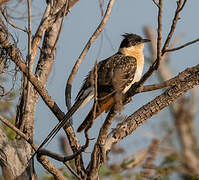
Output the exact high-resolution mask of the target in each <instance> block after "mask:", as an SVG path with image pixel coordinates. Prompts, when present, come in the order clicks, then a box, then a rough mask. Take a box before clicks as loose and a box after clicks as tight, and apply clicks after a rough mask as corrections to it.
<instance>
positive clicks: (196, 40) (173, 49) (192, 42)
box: [164, 38, 199, 52]
mask: <svg viewBox="0 0 199 180" xmlns="http://www.w3.org/2000/svg"><path fill="white" fill-rule="evenodd" d="M198 41H199V38H198V39H195V40H193V41H190V42H188V43H185V44H183V45H181V46H178V47H176V48H170V49H165V51H164V52H171V51H176V50H179V49H182V48H184V47H186V46H189V45H191V44H194V43H196V42H198Z"/></svg>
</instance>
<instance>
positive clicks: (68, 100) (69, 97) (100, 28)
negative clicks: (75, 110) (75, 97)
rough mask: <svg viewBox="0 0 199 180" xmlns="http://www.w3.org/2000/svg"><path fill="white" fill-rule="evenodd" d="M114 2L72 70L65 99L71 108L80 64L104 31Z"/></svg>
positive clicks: (112, 1) (109, 4)
mask: <svg viewBox="0 0 199 180" xmlns="http://www.w3.org/2000/svg"><path fill="white" fill-rule="evenodd" d="M113 4H114V0H109V3H108V6H107V9H106V12H105V15H104V17H103V19H102V21H101V23H100V24H99V26H98V27H97V29H96V30H95V32H94V33H93V35H92V36H91V38H90V39H89V41H88V42H87V44H86V46H85V47H84V49H83V51H82V52H81V54H80V56H79V58H78V59H77V61H76V63H75V65H74V67H73V69H72V72H71V74H70V76H69V78H68V81H67V84H66V89H65V100H66V106H67V107H68V108H70V104H71V88H72V83H73V79H74V77H75V75H76V73H77V71H78V69H79V66H80V64H81V62H82V60H83V59H84V57H85V56H86V54H87V52H88V50H89V49H90V47H91V45H92V43H93V42H94V41H95V39H97V37H98V36H99V35H100V33H101V32H102V30H103V29H104V27H105V25H106V23H107V21H108V19H109V16H110V14H111V10H112V7H113Z"/></svg>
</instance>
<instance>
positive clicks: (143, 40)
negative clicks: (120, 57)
mask: <svg viewBox="0 0 199 180" xmlns="http://www.w3.org/2000/svg"><path fill="white" fill-rule="evenodd" d="M150 41H151V40H149V39H142V43H146V42H150Z"/></svg>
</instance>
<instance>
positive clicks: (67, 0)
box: [51, 0, 69, 53]
mask: <svg viewBox="0 0 199 180" xmlns="http://www.w3.org/2000/svg"><path fill="white" fill-rule="evenodd" d="M68 6H69V0H66V3H65V5H64V10H63V16H62V20H61V24H60V27H59V31H58V34H57V37H56V40H55V43H54V45H53V48H52V49H51V53H53V51H54V49H55V47H56V45H57V42H58V40H59V37H60V34H61V30H62V27H63V24H64V19H65V16H66V13H68V8H69V7H68ZM61 11H62V10H60V13H62V12H61Z"/></svg>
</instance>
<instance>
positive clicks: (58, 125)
mask: <svg viewBox="0 0 199 180" xmlns="http://www.w3.org/2000/svg"><path fill="white" fill-rule="evenodd" d="M82 103H83V100H79V101H77V102H76V103H75V104H74V105H73V106H72V107H71V109H70V110H69V111H68V112H67V113H66V115H65V116H64V117H63V119H62V120H61V121H60V122H59V123H58V124H57V125H56V126H55V127H54V129H53V130H52V131H51V132H50V133H49V134H48V136H47V137H46V139H44V141H43V142H42V143H41V145H40V146H39V147H38V149H37V150H36V151H35V152H34V154H33V155H32V157H31V159H33V157H34V156H35V155H36V154H37V153H38V152H39V150H40V149H41V148H42V147H43V146H44V145H45V144H46V143H47V142H48V141H49V140H50V141H51V140H52V139H53V137H54V136H55V135H56V134H57V133H58V132H59V130H60V129H61V128H62V127H64V126H65V125H66V123H67V122H68V120H69V119H70V118H71V116H72V115H73V114H74V113H75V112H76V111H77V109H78V108H79V107H80V106H81V104H82ZM50 141H49V142H50ZM31 159H30V160H31Z"/></svg>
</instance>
